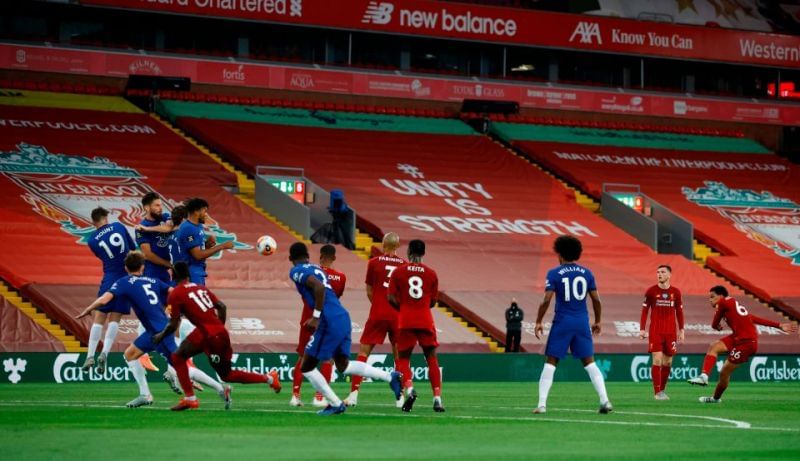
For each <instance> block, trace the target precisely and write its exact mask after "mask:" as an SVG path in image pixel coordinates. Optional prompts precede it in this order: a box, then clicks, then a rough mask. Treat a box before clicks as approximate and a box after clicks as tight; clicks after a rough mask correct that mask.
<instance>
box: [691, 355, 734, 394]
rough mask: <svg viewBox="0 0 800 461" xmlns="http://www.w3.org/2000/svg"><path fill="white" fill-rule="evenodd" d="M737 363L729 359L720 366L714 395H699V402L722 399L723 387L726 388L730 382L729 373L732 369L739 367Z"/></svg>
mask: <svg viewBox="0 0 800 461" xmlns="http://www.w3.org/2000/svg"><path fill="white" fill-rule="evenodd" d="M739 365H740V364H738V363H731V361H730V360H726V361H725V365H723V366H722V370H720V372H719V382H718V383H717V388H716V389H714V396H713V397H700V402H701V403H719V402H721V401H722V394H723V393H724V392H725V389H727V388H728V384H730V382H731V374H733V372H734V370H736V369H737V368H739Z"/></svg>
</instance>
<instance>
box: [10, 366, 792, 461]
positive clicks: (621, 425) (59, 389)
mask: <svg viewBox="0 0 800 461" xmlns="http://www.w3.org/2000/svg"><path fill="white" fill-rule="evenodd" d="M151 388H152V390H153V394H154V397H155V400H156V402H155V404H154V405H153V406H152V407H145V408H139V409H133V410H131V409H127V408H124V407H122V405H124V403H125V402H127V401H128V400H129V399H130V398H132V397H134V396H135V394H136V387H135V385H134V384H67V385H49V384H20V385H16V386H13V385H0V450H2V453H3V459H8V460H22V459H80V460H95V459H103V460H113V461H119V460H124V459H136V460H142V459H148V458H149V459H171V460H177V459H191V460H218V459H222V460H224V461H235V460H240V459H262V460H269V461H272V460H276V459H290V460H310V459H324V460H332V459H343V460H361V459H364V460H371V459H377V460H389V459H417V460H428V459H433V460H439V459H442V460H444V459H458V460H466V459H481V460H487V459H490V460H492V459H498V460H500V459H544V460H551V459H564V460H575V459H589V458H603V459H646V460H660V459H690V458H696V459H702V460H717V459H724V460H735V459H748V460H750V459H793V460H797V459H800V458H799V457H800V389H799V388H798V386H797V384H751V383H733V384H732V385H731V387H730V388H729V389H728V393H727V394H726V396H725V398H724V401H723V403H722V404H720V405H702V404H700V403H698V402H697V397H699V396H701V395H708V394H709V392H710V391H711V390H712V388H711V387H709V388H705V389H700V388H696V387H691V386H689V385H688V384H685V383H670V385H669V387H668V389H667V390H668V393H669V394H670V396H671V397H672V400H670V401H668V402H656V401H654V400H653V399H652V395H651V388H650V387H649V386H647V385H645V384H628V383H624V384H620V383H609V384H608V390H609V393H610V395H611V398H612V402H613V403H614V406H615V410H616V411H615V412H614V413H613V414H610V415H599V414H597V413H596V410H597V401H596V397H595V394H594V391H593V389H592V387H591V384H590V383H588V381H587V382H585V383H563V382H556V383H554V385H553V389H552V392H551V396H550V402H549V405H548V413H547V414H546V415H541V416H537V415H532V414H531V413H530V410H531V408H533V406H534V404H535V401H536V383H498V384H494V383H447V382H445V385H444V403H445V406H446V408H447V413H444V414H435V413H433V411H432V410H431V400H430V388H429V387H428V386H427V385H420V386H419V391H420V399H419V400H418V401H417V405H416V407H415V408H414V411H413V412H412V413H411V414H403V413H401V412H400V410H397V409H395V408H394V404H393V402H392V401H391V395H390V391H389V389H388V386H385V385H382V384H376V383H372V384H364V386H363V388H362V392H361V395H360V400H359V406H358V407H356V408H352V409H348V411H347V413H346V414H344V415H341V416H335V417H328V418H322V417H319V416H316V415H315V414H314V410H315V409H314V408H312V407H311V406H310V405H309V406H306V407H304V408H290V407H289V406H288V400H289V397H290V393H289V392H288V390H287V389H286V387H284V391H283V392H282V393H281V394H279V395H275V394H274V393H272V392H268V390H267V389H265V388H264V387H261V386H254V385H249V386H244V385H237V386H235V390H234V408H233V409H232V410H231V411H227V412H226V411H224V410H223V409H222V404H221V402H220V400H219V398H218V397H217V396H216V395H215V394H213V393H211V392H208V391H207V392H205V393H200V394H199V396H200V399H201V408H200V409H199V410H196V411H191V412H184V413H173V412H170V411H169V410H168V408H169V406H170V405H172V404H174V403H175V402H177V397H176V396H175V395H174V394H172V393H171V392H170V391H169V389H168V388H167V387H166V385H165V384H161V383H152V384H151ZM335 390H336V391H337V392H338V393H339V395H340V396H344V395H346V394H347V391H348V390H349V389H348V388H347V384H337V385H336V386H335ZM303 391H304V397H305V400H306V401H307V403H310V397H311V395H312V392H311V391H312V389H311V387H310V386H309V385H307V384H306V385H305V386H304V388H303Z"/></svg>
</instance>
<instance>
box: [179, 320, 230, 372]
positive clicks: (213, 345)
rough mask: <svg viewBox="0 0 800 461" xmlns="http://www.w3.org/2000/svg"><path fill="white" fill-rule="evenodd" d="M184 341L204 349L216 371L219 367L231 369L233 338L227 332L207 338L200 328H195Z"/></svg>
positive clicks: (223, 331)
mask: <svg viewBox="0 0 800 461" xmlns="http://www.w3.org/2000/svg"><path fill="white" fill-rule="evenodd" d="M184 341H189V342H190V343H192V344H193V345H194V346H195V347H197V348H198V349H202V350H203V352H205V354H206V355H207V356H208V361H209V362H211V366H212V367H214V368H215V369H216V368H217V367H218V366H219V365H222V366H223V367H225V366H226V365H227V366H228V367H230V363H231V358H232V357H233V349H231V338H230V336H228V332H227V331H226V330H222V331H221V332H219V333H217V334H216V335H214V336H206V334H205V333H204V332H203V331H201V330H200V329H199V328H195V329H194V331H192V332H191V333H189V336H187V337H186V339H184Z"/></svg>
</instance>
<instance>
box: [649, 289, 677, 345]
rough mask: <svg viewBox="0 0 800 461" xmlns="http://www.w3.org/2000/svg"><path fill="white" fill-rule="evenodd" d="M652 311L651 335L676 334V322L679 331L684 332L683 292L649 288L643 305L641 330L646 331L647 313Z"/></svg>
mask: <svg viewBox="0 0 800 461" xmlns="http://www.w3.org/2000/svg"><path fill="white" fill-rule="evenodd" d="M648 311H650V312H651V314H650V317H651V319H650V334H651V335H653V334H673V335H674V334H675V321H676V320H677V322H678V329H681V330H683V299H682V298H681V292H680V290H678V289H677V288H675V287H669V288H667V289H663V288H661V287H659V286H658V285H653V286H652V287H650V288H648V290H647V292H646V293H645V295H644V302H643V303H642V318H641V320H640V322H639V329H640V330H644V326H645V325H646V324H647V312H648Z"/></svg>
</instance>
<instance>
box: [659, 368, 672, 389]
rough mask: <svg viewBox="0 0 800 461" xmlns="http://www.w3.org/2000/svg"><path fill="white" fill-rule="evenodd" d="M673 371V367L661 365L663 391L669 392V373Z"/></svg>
mask: <svg viewBox="0 0 800 461" xmlns="http://www.w3.org/2000/svg"><path fill="white" fill-rule="evenodd" d="M670 371H672V365H661V390H662V391H665V390H667V381H669V373H670Z"/></svg>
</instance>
